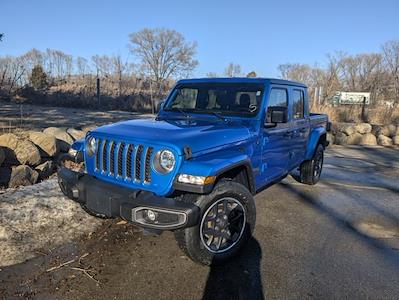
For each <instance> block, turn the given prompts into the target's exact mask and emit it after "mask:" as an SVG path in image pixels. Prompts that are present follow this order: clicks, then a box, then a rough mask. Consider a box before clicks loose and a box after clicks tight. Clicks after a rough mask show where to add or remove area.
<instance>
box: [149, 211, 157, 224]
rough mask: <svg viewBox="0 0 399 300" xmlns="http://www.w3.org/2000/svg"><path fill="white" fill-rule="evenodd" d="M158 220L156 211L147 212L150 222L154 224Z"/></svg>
mask: <svg viewBox="0 0 399 300" xmlns="http://www.w3.org/2000/svg"><path fill="white" fill-rule="evenodd" d="M156 218H157V214H156V212H155V211H152V210H151V209H149V210H147V219H148V220H150V221H151V222H154V221H155V219H156Z"/></svg>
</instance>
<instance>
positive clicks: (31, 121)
mask: <svg viewBox="0 0 399 300" xmlns="http://www.w3.org/2000/svg"><path fill="white" fill-rule="evenodd" d="M148 116H151V115H145V114H140V113H133V112H126V111H95V110H87V109H78V108H66V107H50V106H40V105H29V104H23V105H19V104H15V103H10V102H4V101H0V134H2V133H6V132H8V131H14V130H16V129H18V130H24V129H25V130H36V129H39V130H40V129H43V128H47V127H52V126H54V127H73V128H81V127H84V126H91V125H96V126H99V125H104V124H109V123H114V122H118V121H123V120H131V119H135V118H145V117H148Z"/></svg>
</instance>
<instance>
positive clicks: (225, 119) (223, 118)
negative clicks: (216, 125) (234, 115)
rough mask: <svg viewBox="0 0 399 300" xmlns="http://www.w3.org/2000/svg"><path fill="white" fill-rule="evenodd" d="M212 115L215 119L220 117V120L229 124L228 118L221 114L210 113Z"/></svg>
mask: <svg viewBox="0 0 399 300" xmlns="http://www.w3.org/2000/svg"><path fill="white" fill-rule="evenodd" d="M209 113H210V114H212V115H214V116H215V117H218V118H219V119H220V120H222V121H223V122H227V120H228V119H227V118H225V117H223V116H222V115H221V114H220V113H217V112H215V111H209Z"/></svg>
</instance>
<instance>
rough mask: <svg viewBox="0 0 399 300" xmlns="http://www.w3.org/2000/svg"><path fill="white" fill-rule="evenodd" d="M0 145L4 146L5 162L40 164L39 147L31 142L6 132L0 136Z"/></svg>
mask: <svg viewBox="0 0 399 300" xmlns="http://www.w3.org/2000/svg"><path fill="white" fill-rule="evenodd" d="M0 146H2V147H4V148H5V156H6V159H5V160H6V163H8V164H11V165H12V164H16V163H20V164H22V165H25V164H27V165H31V166H36V165H38V164H40V161H41V157H40V152H39V149H38V148H37V147H36V146H35V145H34V144H33V143H32V142H31V141H28V140H25V139H20V138H18V137H17V136H16V135H15V134H12V133H7V134H3V135H1V136H0Z"/></svg>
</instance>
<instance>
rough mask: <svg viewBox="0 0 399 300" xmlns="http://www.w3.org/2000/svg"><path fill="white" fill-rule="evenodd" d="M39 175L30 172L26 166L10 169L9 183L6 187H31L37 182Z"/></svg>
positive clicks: (32, 171)
mask: <svg viewBox="0 0 399 300" xmlns="http://www.w3.org/2000/svg"><path fill="white" fill-rule="evenodd" d="M38 178H39V173H37V172H36V171H35V170H32V169H31V168H30V167H29V166H27V165H21V166H16V167H13V168H12V171H11V177H10V182H9V183H8V187H11V188H13V187H18V186H21V185H31V184H34V183H36V182H37V179H38Z"/></svg>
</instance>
